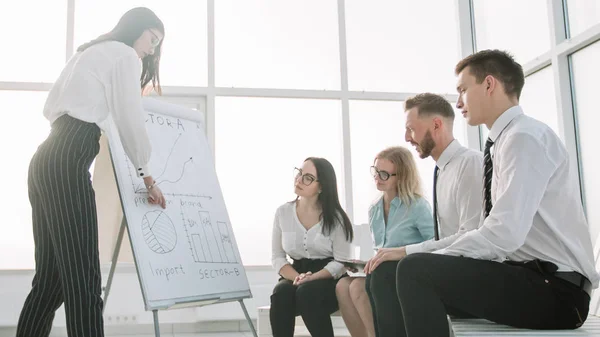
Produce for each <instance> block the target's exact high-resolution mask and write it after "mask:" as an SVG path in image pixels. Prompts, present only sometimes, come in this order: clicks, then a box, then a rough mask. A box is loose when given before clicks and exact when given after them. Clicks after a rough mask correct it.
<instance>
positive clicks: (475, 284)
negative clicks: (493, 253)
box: [370, 253, 590, 337]
mask: <svg viewBox="0 0 600 337" xmlns="http://www.w3.org/2000/svg"><path fill="white" fill-rule="evenodd" d="M384 264H385V263H383V264H381V265H380V266H379V267H378V268H377V269H376V270H375V273H373V274H372V275H371V286H370V291H371V293H372V295H373V297H374V302H375V303H381V304H382V305H389V307H382V308H377V315H378V317H377V319H378V321H379V322H380V323H382V321H385V324H379V330H378V333H379V334H378V336H379V337H383V336H386V337H387V336H408V337H420V336H440V337H444V336H448V335H449V329H448V322H447V318H446V315H447V314H450V315H452V314H453V313H459V314H466V315H470V316H473V317H477V318H485V319H488V320H490V321H493V322H496V323H500V324H506V325H510V326H513V327H518V328H526V329H537V330H546V329H575V328H577V327H579V326H581V325H582V324H583V323H584V322H585V320H586V318H587V315H588V310H589V302H590V297H589V295H588V294H587V293H586V292H585V291H583V290H581V289H579V288H578V287H576V286H575V285H573V284H571V283H569V282H567V281H565V280H562V279H560V278H557V277H555V276H552V275H551V274H548V273H545V272H543V271H540V270H535V269H531V268H526V267H523V266H515V265H510V264H507V263H498V262H493V261H485V260H476V259H470V258H464V257H455V256H446V255H439V254H430V253H419V254H414V255H409V256H407V257H406V258H404V259H402V260H401V261H400V262H398V263H397V268H396V270H395V275H396V278H395V280H394V281H395V282H394V283H395V294H396V295H397V297H396V299H397V301H396V303H391V301H388V302H385V296H388V297H393V296H392V295H394V293H393V291H390V287H389V285H383V284H380V282H389V274H390V273H394V271H393V264H389V265H388V266H387V267H384V268H382V269H381V270H379V269H380V268H381V267H382V266H384ZM378 270H379V272H381V274H378ZM374 283H375V284H374ZM378 301H379V302H378ZM388 310H393V311H394V313H395V317H394V318H395V321H391V320H389V318H390V317H391V315H390V314H389V313H388Z"/></svg>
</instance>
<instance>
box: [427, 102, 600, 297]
mask: <svg viewBox="0 0 600 337" xmlns="http://www.w3.org/2000/svg"><path fill="white" fill-rule="evenodd" d="M489 138H490V139H491V140H492V141H493V142H494V146H493V148H492V152H491V154H492V162H493V177H492V187H491V197H492V210H491V212H490V214H489V216H488V217H487V218H485V220H484V221H483V224H482V226H481V227H480V228H478V229H476V230H472V231H470V232H468V233H465V234H464V235H463V236H461V237H460V238H459V239H458V240H456V242H454V243H453V244H452V245H451V246H449V247H448V248H446V249H443V250H441V251H438V253H443V254H448V255H456V256H461V255H462V256H466V257H471V258H476V259H487V260H496V261H502V260H505V259H508V260H512V261H528V260H533V259H541V260H545V261H549V262H553V263H554V264H556V265H557V266H558V270H559V271H577V272H579V273H581V274H583V275H584V276H586V277H587V278H588V279H589V280H590V281H591V283H592V285H593V287H594V288H596V287H597V286H598V280H599V276H598V273H597V272H596V270H595V268H594V257H593V253H592V242H591V239H590V233H589V230H588V224H587V221H586V218H585V214H584V212H583V206H582V204H581V197H580V193H579V185H578V183H577V172H574V171H573V170H571V165H569V154H568V153H567V150H566V148H565V146H564V145H563V143H562V142H561V140H560V139H559V138H558V136H557V135H556V134H555V133H554V132H553V131H552V129H550V128H549V127H548V126H547V125H545V124H544V123H542V122H539V121H537V120H535V119H533V118H531V117H529V116H526V115H524V114H523V111H522V109H521V107H520V106H514V107H512V108H510V109H508V110H507V111H505V112H504V113H503V114H502V115H501V116H500V117H499V118H498V119H497V120H496V122H495V123H494V125H493V126H492V128H491V130H490V133H489Z"/></svg>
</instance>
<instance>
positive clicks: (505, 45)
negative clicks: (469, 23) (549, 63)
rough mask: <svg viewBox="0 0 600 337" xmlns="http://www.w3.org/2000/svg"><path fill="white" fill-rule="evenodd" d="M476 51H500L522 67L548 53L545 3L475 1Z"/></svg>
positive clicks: (538, 1) (548, 35)
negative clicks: (509, 55)
mask: <svg viewBox="0 0 600 337" xmlns="http://www.w3.org/2000/svg"><path fill="white" fill-rule="evenodd" d="M473 3H474V7H475V29H476V34H475V36H476V38H477V50H483V49H502V50H507V51H509V52H511V53H512V54H513V55H514V56H515V59H516V60H517V62H519V63H521V64H525V63H526V62H529V61H531V60H533V59H534V58H536V57H537V56H539V55H540V54H542V53H545V52H547V51H549V50H550V29H549V24H548V7H547V1H546V0H527V1H521V0H502V1H489V0H474V1H473Z"/></svg>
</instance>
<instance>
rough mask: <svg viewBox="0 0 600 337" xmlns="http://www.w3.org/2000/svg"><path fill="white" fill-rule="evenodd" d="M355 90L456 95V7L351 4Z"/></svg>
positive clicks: (434, 2)
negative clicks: (427, 92)
mask: <svg viewBox="0 0 600 337" xmlns="http://www.w3.org/2000/svg"><path fill="white" fill-rule="evenodd" d="M345 3H346V35H347V41H348V43H347V49H348V81H349V88H350V90H358V91H362V90H370V91H396V92H397V91H407V92H422V91H432V92H439V93H455V84H456V83H455V81H456V79H455V76H454V66H455V65H456V62H457V61H458V60H459V59H460V56H459V53H458V21H457V17H456V13H457V11H456V8H455V3H456V1H447V0H429V1H412V0H403V1H397V0H380V1H361V0H350V1H346V2H345Z"/></svg>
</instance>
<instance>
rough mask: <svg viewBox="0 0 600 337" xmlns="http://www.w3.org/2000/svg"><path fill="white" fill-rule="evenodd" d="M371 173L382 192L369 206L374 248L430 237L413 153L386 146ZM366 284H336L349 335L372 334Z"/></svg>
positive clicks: (356, 279)
mask: <svg viewBox="0 0 600 337" xmlns="http://www.w3.org/2000/svg"><path fill="white" fill-rule="evenodd" d="M371 174H372V175H373V178H374V179H375V183H376V186H377V189H378V190H379V191H381V192H382V194H381V197H380V198H378V199H377V201H376V202H375V203H374V204H373V205H372V206H371V207H370V208H369V225H370V227H371V233H372V236H373V241H374V246H375V249H379V248H389V247H402V246H405V245H409V244H413V243H418V242H422V241H425V240H429V239H431V238H432V237H433V217H432V215H431V207H430V206H429V203H428V202H427V200H425V198H424V197H423V195H422V192H421V183H420V179H419V174H418V172H417V165H416V164H415V160H414V158H413V156H412V154H411V153H410V152H409V151H408V150H407V149H406V148H404V147H390V148H387V149H385V150H383V151H381V152H379V154H377V156H376V157H375V163H374V165H373V166H371ZM394 263H398V261H395V262H394ZM365 283H366V285H365ZM368 283H369V278H368V277H367V278H366V279H365V277H346V278H344V279H342V280H340V282H338V284H337V286H336V295H337V298H338V302H339V307H340V311H341V313H342V317H343V319H344V322H345V323H346V326H347V327H348V330H349V331H350V335H351V336H352V337H362V336H369V337H374V336H375V326H376V324H374V322H373V317H374V315H373V314H374V313H377V314H379V313H378V312H377V308H376V307H375V305H373V306H372V304H373V303H372V301H371V299H370V296H368V295H367V291H366V290H367V289H368V285H369V284H368ZM390 286H391V287H395V286H396V283H395V279H393V280H390Z"/></svg>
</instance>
